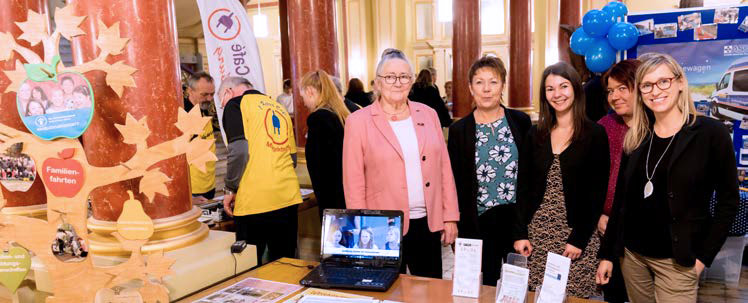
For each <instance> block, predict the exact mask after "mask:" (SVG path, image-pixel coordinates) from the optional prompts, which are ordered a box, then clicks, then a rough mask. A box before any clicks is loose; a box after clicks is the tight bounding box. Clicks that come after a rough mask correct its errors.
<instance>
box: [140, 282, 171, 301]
mask: <svg viewBox="0 0 748 303" xmlns="http://www.w3.org/2000/svg"><path fill="white" fill-rule="evenodd" d="M139 291H140V294H141V295H143V300H145V303H169V289H167V288H166V287H165V286H163V285H161V284H155V283H151V282H148V283H145V286H143V287H141V288H140V290H139Z"/></svg>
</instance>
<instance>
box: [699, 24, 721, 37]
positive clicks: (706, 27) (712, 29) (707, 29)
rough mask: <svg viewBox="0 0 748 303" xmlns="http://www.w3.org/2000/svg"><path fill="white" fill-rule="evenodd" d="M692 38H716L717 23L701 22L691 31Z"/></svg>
mask: <svg viewBox="0 0 748 303" xmlns="http://www.w3.org/2000/svg"><path fill="white" fill-rule="evenodd" d="M693 39H694V40H714V39H717V24H715V23H712V24H702V25H701V26H699V27H697V28H696V29H695V30H694V31H693Z"/></svg>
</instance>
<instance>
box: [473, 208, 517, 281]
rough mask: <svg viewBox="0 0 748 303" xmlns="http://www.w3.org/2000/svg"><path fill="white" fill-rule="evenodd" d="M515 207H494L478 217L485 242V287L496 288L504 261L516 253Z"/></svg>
mask: <svg viewBox="0 0 748 303" xmlns="http://www.w3.org/2000/svg"><path fill="white" fill-rule="evenodd" d="M515 207H516V204H507V205H499V206H494V207H492V208H491V209H489V210H487V211H486V212H484V213H483V214H481V215H480V216H479V217H478V228H479V229H480V230H479V232H478V234H479V236H480V239H482V240H483V259H482V261H483V262H482V264H481V271H483V285H490V286H496V281H497V280H498V279H499V276H500V275H501V265H502V260H506V255H507V254H508V253H510V252H514V248H513V247H514V242H513V241H512V236H511V230H512V224H513V223H514V221H515V220H516V218H515V212H514V208H515Z"/></svg>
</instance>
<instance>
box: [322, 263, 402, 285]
mask: <svg viewBox="0 0 748 303" xmlns="http://www.w3.org/2000/svg"><path fill="white" fill-rule="evenodd" d="M319 273H320V277H322V278H324V279H325V280H327V282H328V283H335V282H341V283H352V284H353V285H357V286H373V287H383V286H385V285H384V284H385V283H387V282H388V281H391V280H394V279H396V278H397V275H398V272H397V271H393V270H379V269H370V268H361V267H324V268H322V267H320V268H319Z"/></svg>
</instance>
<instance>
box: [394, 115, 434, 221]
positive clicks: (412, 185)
mask: <svg viewBox="0 0 748 303" xmlns="http://www.w3.org/2000/svg"><path fill="white" fill-rule="evenodd" d="M389 122H390V126H391V127H392V131H394V132H395V136H397V141H398V142H399V143H400V149H402V151H403V158H404V159H405V180H406V181H407V182H406V183H407V185H408V205H409V207H410V216H409V217H410V219H420V218H423V217H425V216H426V201H425V199H424V196H423V174H422V173H421V161H420V159H419V158H420V157H419V152H418V138H417V137H416V128H415V127H414V126H413V119H411V118H410V117H408V118H407V119H405V120H401V121H389Z"/></svg>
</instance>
